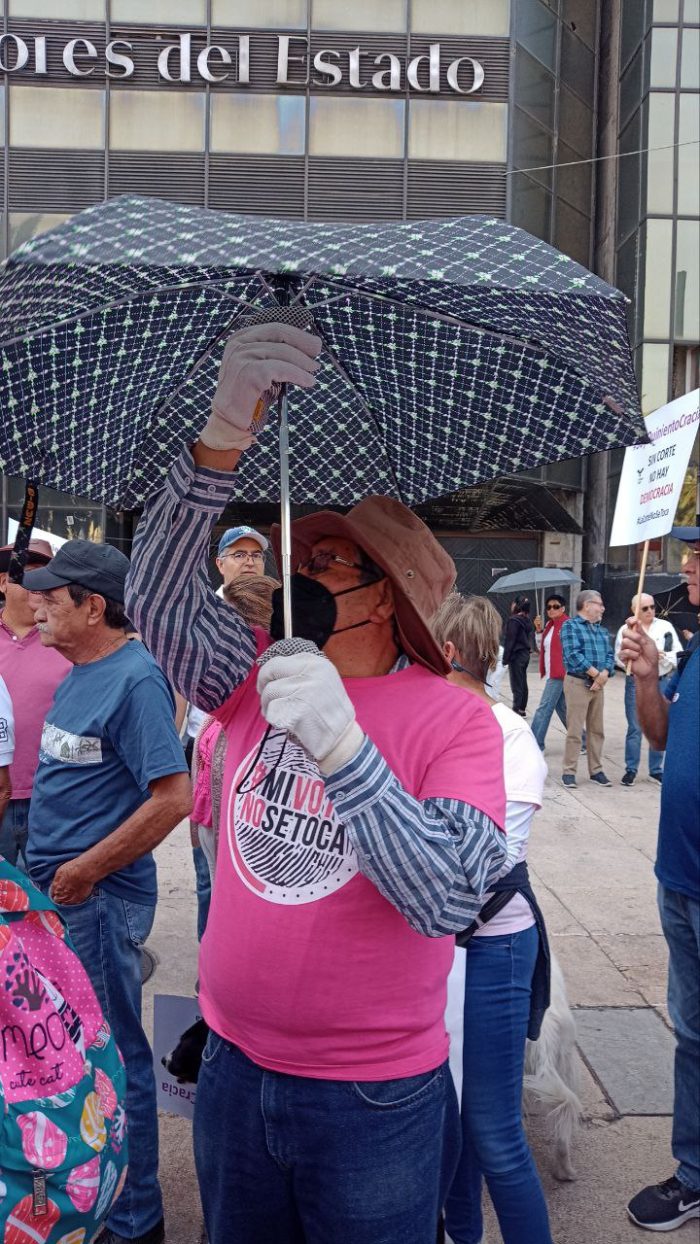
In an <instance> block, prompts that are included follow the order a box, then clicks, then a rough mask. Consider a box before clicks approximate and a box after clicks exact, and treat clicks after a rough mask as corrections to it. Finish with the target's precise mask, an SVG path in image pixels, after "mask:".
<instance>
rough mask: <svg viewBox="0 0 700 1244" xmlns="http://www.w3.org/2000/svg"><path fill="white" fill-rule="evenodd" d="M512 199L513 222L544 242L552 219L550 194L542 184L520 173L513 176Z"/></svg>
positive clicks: (548, 236)
mask: <svg viewBox="0 0 700 1244" xmlns="http://www.w3.org/2000/svg"><path fill="white" fill-rule="evenodd" d="M513 183H514V185H513V201H512V209H511V216H512V220H513V224H514V225H517V226H518V227H519V228H520V229H525V230H526V231H527V232H528V233H532V234H533V236H534V237H536V238H542V240H543V241H544V242H548V241H549V239H550V231H551V221H552V196H551V194H549V193H548V192H547V191H546V190H545V188H544V186H540V185H538V184H537V182H534V181H531V179H530V178H529V177H525V176H524V175H523V174H522V173H516V174H515V175H514V177H513Z"/></svg>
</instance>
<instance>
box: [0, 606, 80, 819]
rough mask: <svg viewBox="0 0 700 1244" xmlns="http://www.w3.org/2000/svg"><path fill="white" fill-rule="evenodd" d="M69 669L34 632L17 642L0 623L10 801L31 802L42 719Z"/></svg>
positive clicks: (17, 637) (16, 637)
mask: <svg viewBox="0 0 700 1244" xmlns="http://www.w3.org/2000/svg"><path fill="white" fill-rule="evenodd" d="M72 668H73V667H72V665H71V663H70V661H67V660H66V658H65V657H62V656H61V654H60V652H56V650H55V649H54V648H45V647H44V645H43V644H42V642H41V637H40V635H39V632H38V631H37V630H36V629H34V630H31V631H30V632H29V634H27V635H25V636H24V638H23V639H20V638H19V636H18V635H15V633H14V631H11V630H10V628H9V626H6V625H5V623H4V622H3V621H2V619H0V675H2V677H3V678H4V679H5V683H6V685H7V689H8V691H9V693H10V697H11V699H12V706H13V709H14V716H15V757H14V760H13V762H12V766H11V768H10V778H11V781H12V798H13V799H30V798H31V794H32V785H33V782H34V773H35V770H36V767H37V764H38V763H39V743H40V741H41V730H42V727H43V725H44V718H45V717H46V714H47V713H48V711H49V709H50V707H51V705H52V703H53V697H54V692H55V690H56V688H57V686H58V684H59V683H60V682H63V679H64V678H65V676H66V674H67V673H68V672H69V670H71V669H72Z"/></svg>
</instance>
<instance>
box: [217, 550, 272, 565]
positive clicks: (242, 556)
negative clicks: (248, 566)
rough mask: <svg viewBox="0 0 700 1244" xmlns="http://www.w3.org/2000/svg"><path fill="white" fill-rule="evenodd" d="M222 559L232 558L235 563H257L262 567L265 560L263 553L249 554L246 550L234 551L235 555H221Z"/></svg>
mask: <svg viewBox="0 0 700 1244" xmlns="http://www.w3.org/2000/svg"><path fill="white" fill-rule="evenodd" d="M221 556H222V557H232V558H233V560H234V561H235V562H246V561H251V562H257V563H258V565H260V566H262V564H263V562H264V560H265V554H264V553H249V552H248V551H247V549H236V551H235V553H222V554H221Z"/></svg>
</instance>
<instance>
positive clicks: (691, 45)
mask: <svg viewBox="0 0 700 1244" xmlns="http://www.w3.org/2000/svg"><path fill="white" fill-rule="evenodd" d="M681 39H682V44H681V87H682V88H683V90H684V91H697V90H700V29H697V30H684V31H683V34H682V35H681Z"/></svg>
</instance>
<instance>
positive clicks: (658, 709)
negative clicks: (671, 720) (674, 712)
mask: <svg viewBox="0 0 700 1244" xmlns="http://www.w3.org/2000/svg"><path fill="white" fill-rule="evenodd" d="M634 686H635V697H636V703H637V717H638V719H639V724H640V726H641V728H642V731H643V733H644V737H645V738H646V739H647V741H648V743H649V745H650V747H653V748H654V750H655V751H657V752H663V751H665V750H666V739H667V736H668V700H667V699H666V698H665V697H664V696H663V695H662V694H661V692H660V691H659V680H658V678H635V680H634Z"/></svg>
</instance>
